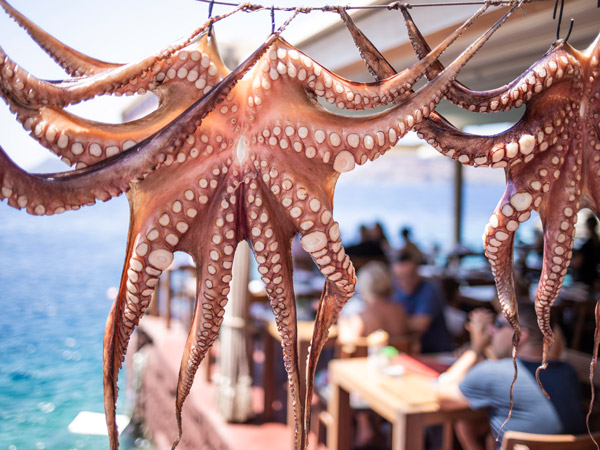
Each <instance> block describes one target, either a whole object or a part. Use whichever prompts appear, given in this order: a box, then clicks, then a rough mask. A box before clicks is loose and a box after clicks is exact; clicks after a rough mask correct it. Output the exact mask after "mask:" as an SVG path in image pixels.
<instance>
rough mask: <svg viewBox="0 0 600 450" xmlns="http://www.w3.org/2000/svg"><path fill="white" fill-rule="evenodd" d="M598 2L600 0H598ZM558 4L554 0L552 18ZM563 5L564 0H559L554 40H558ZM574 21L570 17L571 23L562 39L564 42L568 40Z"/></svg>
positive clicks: (554, 16)
mask: <svg viewBox="0 0 600 450" xmlns="http://www.w3.org/2000/svg"><path fill="white" fill-rule="evenodd" d="M599 3H600V0H599ZM557 6H558V0H554V11H553V12H552V19H556V8H557ZM564 7H565V0H560V11H559V12H558V23H557V24H556V40H557V41H558V40H560V24H561V22H562V16H563V9H564ZM574 22H575V21H574V20H573V19H571V23H570V24H569V31H567V35H566V36H565V38H564V39H563V40H564V41H565V43H566V42H567V41H568V40H569V37H570V36H571V31H573V23H574Z"/></svg>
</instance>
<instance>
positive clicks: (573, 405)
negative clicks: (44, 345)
mask: <svg viewBox="0 0 600 450" xmlns="http://www.w3.org/2000/svg"><path fill="white" fill-rule="evenodd" d="M469 319H470V322H469V323H468V324H467V325H466V327H467V330H468V331H469V333H470V335H471V348H470V349H469V350H467V351H466V352H465V353H464V354H463V355H462V356H461V357H460V358H459V359H458V360H457V361H456V362H455V363H454V364H453V365H452V366H451V367H450V368H449V369H448V370H447V371H446V372H445V373H443V374H442V375H441V376H440V378H439V382H438V385H437V388H436V389H437V396H438V398H439V400H440V401H442V402H453V401H462V402H464V401H467V402H468V403H469V406H471V408H473V409H481V408H486V407H487V408H488V416H489V423H488V421H486V422H484V423H481V422H473V421H462V422H459V423H457V426H456V435H457V437H458V439H459V441H460V442H461V445H462V446H463V448H465V449H483V448H487V449H492V448H496V445H497V446H498V448H499V447H500V444H501V442H502V435H500V436H499V439H498V442H497V444H496V443H495V442H494V438H495V437H496V436H498V433H499V430H500V428H501V426H502V424H503V423H504V421H505V420H506V418H507V417H508V412H509V406H510V397H509V393H510V385H511V383H512V380H513V374H514V367H513V362H512V358H511V354H512V335H513V330H512V328H511V327H510V325H509V324H508V322H507V321H506V319H505V318H504V317H503V316H499V317H498V319H497V321H496V323H495V324H494V322H493V320H494V314H493V313H492V312H490V311H488V310H483V309H479V310H475V311H473V312H472V313H471V314H470V317H469ZM519 322H520V324H521V330H522V332H521V342H520V344H519V348H518V351H517V366H518V378H517V381H516V383H515V388H514V404H513V411H512V416H511V419H510V420H509V421H508V422H507V423H506V425H505V426H504V428H502V433H504V432H505V431H506V430H515V431H524V432H529V433H541V434H559V433H572V434H579V433H582V432H585V419H584V416H583V411H582V409H581V393H580V390H579V380H578V378H577V373H576V372H575V370H574V369H573V368H572V367H571V366H570V365H569V364H567V363H565V362H561V361H557V360H556V359H554V360H550V362H549V364H548V368H547V369H546V370H542V371H541V372H540V379H541V382H542V385H543V386H544V389H545V390H546V392H547V393H548V394H549V395H550V399H548V398H546V397H545V396H544V394H543V392H542V391H541V389H540V388H539V386H538V384H537V382H536V379H535V371H536V369H537V367H538V366H539V365H540V364H541V359H542V346H543V335H542V333H541V332H540V331H539V328H538V325H537V318H536V314H535V308H534V305H533V303H530V302H527V303H522V304H519ZM553 347H555V346H554V345H553ZM558 347H559V348H560V343H558ZM484 354H488V355H489V356H490V357H494V358H497V359H488V360H485V356H484ZM556 357H557V355H556V348H554V349H553V348H552V347H551V349H550V358H556ZM490 429H491V435H490V434H489V431H490Z"/></svg>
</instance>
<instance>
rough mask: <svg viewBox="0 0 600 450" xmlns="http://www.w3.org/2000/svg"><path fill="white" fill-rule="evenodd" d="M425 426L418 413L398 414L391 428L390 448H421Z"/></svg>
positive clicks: (396, 449)
mask: <svg viewBox="0 0 600 450" xmlns="http://www.w3.org/2000/svg"><path fill="white" fill-rule="evenodd" d="M424 448H425V426H424V424H423V420H422V419H421V417H419V416H418V415H411V414H409V415H404V414H402V415H400V416H399V417H398V418H397V419H396V423H395V424H393V428H392V450H423V449H424Z"/></svg>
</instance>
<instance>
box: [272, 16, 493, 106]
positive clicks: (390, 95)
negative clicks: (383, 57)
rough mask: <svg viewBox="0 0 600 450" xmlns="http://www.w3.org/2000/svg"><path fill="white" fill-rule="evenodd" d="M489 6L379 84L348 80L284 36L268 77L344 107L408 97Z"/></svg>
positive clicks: (384, 102) (383, 103)
mask: <svg viewBox="0 0 600 450" xmlns="http://www.w3.org/2000/svg"><path fill="white" fill-rule="evenodd" d="M487 7H488V5H484V6H483V7H482V8H480V9H479V10H478V11H477V12H476V13H475V14H474V15H473V16H472V17H471V18H469V19H468V20H467V21H466V22H465V23H464V24H463V25H462V26H460V27H459V28H457V29H456V31H454V32H453V33H452V34H451V35H450V36H448V38H446V39H445V40H444V41H443V42H442V43H441V44H440V45H438V46H437V47H436V48H435V49H434V50H433V51H431V52H430V53H429V54H428V55H427V56H426V57H425V58H424V59H421V60H420V61H418V62H417V63H415V64H413V65H412V66H411V67H409V68H407V69H405V70H403V71H402V72H400V73H398V74H395V75H394V76H393V79H391V80H383V81H381V82H378V83H376V84H373V83H357V82H353V81H349V80H346V79H344V78H342V77H340V76H338V75H336V74H334V73H333V72H330V71H329V70H327V69H326V68H324V67H322V66H321V65H319V64H318V63H316V62H315V61H313V60H312V59H310V58H309V57H308V56H306V55H304V54H303V53H300V52H298V51H297V50H296V49H295V48H293V47H292V46H291V45H289V44H288V43H287V42H285V41H283V40H281V42H280V43H278V44H277V45H276V46H275V47H274V48H273V49H272V50H271V51H270V53H269V57H270V59H271V60H272V61H271V64H270V65H269V68H268V75H269V78H270V80H267V79H266V78H265V80H266V81H267V82H271V81H276V80H277V79H279V77H280V76H287V77H289V78H294V79H296V80H297V81H298V82H299V84H300V85H301V86H303V87H304V88H305V89H307V90H308V91H309V92H313V93H314V94H315V95H316V96H318V97H324V98H325V99H326V100H327V102H329V103H331V104H335V105H336V106H337V107H338V108H340V109H365V108H374V107H376V106H382V105H386V104H388V103H390V102H393V101H395V100H396V99H397V98H402V97H405V96H406V94H407V93H409V92H410V90H411V88H412V86H413V85H414V84H415V83H416V82H417V81H418V80H419V79H420V78H421V77H422V76H423V75H424V74H425V71H426V70H427V68H428V67H429V66H430V65H431V64H433V63H434V62H435V61H436V60H437V58H438V57H439V56H440V55H441V54H442V53H443V52H444V51H445V50H446V48H448V46H450V45H451V44H452V43H453V42H454V41H455V40H456V39H457V38H458V37H459V36H460V35H461V34H462V33H463V32H464V31H465V30H466V29H467V28H468V27H469V26H470V25H471V24H472V23H473V22H474V21H475V20H476V19H477V18H478V17H479V16H480V15H481V14H483V12H484V11H485V10H486V9H487Z"/></svg>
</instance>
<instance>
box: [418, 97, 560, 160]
mask: <svg viewBox="0 0 600 450" xmlns="http://www.w3.org/2000/svg"><path fill="white" fill-rule="evenodd" d="M537 114H538V111H536V110H534V109H529V110H528V111H526V113H525V115H524V116H523V117H522V118H521V120H520V121H519V122H517V123H516V124H515V125H514V126H512V127H511V128H509V129H508V130H506V131H504V132H502V133H499V134H496V135H489V136H486V135H483V136H478V135H472V134H469V133H465V132H463V131H460V130H458V129H456V128H455V127H454V126H453V125H452V124H450V123H449V122H448V121H446V119H444V118H443V117H441V116H439V115H437V116H432V115H430V117H429V120H428V121H427V122H423V123H421V124H419V125H418V126H417V127H415V128H416V130H417V134H418V136H419V137H420V138H422V139H424V140H426V141H427V143H428V144H430V145H431V146H432V147H434V148H435V149H437V150H438V151H439V152H440V153H442V154H443V155H445V156H448V157H450V158H452V159H454V160H455V161H458V162H460V163H462V164H464V165H474V166H479V167H485V166H491V167H492V168H500V167H513V166H516V165H518V164H521V163H528V162H530V161H531V160H533V158H535V157H536V156H537V155H538V154H541V153H543V152H545V151H546V150H547V149H548V148H549V147H550V146H551V145H552V144H553V143H555V142H556V140H557V139H558V137H559V136H560V135H561V134H562V133H563V131H564V129H565V126H564V118H565V115H566V114H565V112H564V111H563V110H562V108H560V107H556V114H555V115H554V119H553V120H552V119H550V120H547V121H545V122H543V123H536V121H534V120H531V119H532V118H534V117H538V115H537Z"/></svg>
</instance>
